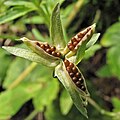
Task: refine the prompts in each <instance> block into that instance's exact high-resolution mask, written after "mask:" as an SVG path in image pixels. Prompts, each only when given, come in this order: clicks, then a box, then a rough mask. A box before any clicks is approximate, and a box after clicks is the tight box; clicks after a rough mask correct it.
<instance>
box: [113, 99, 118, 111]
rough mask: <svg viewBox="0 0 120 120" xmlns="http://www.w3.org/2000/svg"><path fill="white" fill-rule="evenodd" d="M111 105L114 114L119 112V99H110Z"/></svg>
mask: <svg viewBox="0 0 120 120" xmlns="http://www.w3.org/2000/svg"><path fill="white" fill-rule="evenodd" d="M112 104H113V106H114V111H115V112H118V111H120V99H118V98H116V97H113V98H112Z"/></svg>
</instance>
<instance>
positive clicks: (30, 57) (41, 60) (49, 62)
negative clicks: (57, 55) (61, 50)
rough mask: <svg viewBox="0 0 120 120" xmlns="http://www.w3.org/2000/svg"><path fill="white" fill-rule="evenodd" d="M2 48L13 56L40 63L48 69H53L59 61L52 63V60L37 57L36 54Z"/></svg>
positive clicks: (18, 49)
mask: <svg viewBox="0 0 120 120" xmlns="http://www.w3.org/2000/svg"><path fill="white" fill-rule="evenodd" d="M2 48H3V49H5V50H7V51H8V52H10V53H11V54H13V55H16V56H19V57H22V58H25V59H28V60H30V61H33V62H37V63H41V64H43V65H45V66H48V67H55V66H56V65H57V64H58V63H59V60H56V61H53V60H48V59H44V58H42V57H41V56H39V55H37V54H36V53H34V52H31V51H29V50H26V49H22V48H16V47H5V46H4V47H2Z"/></svg>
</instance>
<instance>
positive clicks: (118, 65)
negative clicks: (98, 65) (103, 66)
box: [107, 44, 120, 79]
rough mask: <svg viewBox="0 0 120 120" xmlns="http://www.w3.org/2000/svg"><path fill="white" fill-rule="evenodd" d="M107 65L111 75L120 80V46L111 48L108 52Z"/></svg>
mask: <svg viewBox="0 0 120 120" xmlns="http://www.w3.org/2000/svg"><path fill="white" fill-rule="evenodd" d="M107 64H108V66H109V69H110V71H111V73H112V74H113V75H114V76H116V77H118V78H119V79H120V45H119V44H118V45H117V46H113V47H111V48H110V49H109V50H108V52H107Z"/></svg>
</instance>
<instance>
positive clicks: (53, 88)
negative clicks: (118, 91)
mask: <svg viewBox="0 0 120 120" xmlns="http://www.w3.org/2000/svg"><path fill="white" fill-rule="evenodd" d="M58 2H59V3H60V5H61V6H60V5H59V4H58ZM114 3H115V4H116V5H117V0H116V1H112V0H110V1H105V4H104V6H102V4H99V1H97V0H94V1H92V2H91V1H90V0H75V1H72V2H68V1H65V0H59V1H56V0H47V1H46V0H29V1H27V0H21V1H18V0H1V1H0V6H1V8H0V24H1V25H0V45H1V43H2V42H3V41H5V39H8V41H9V40H11V42H10V43H11V44H12V46H14V47H10V46H9V47H7V46H4V47H3V48H4V49H6V50H7V51H8V52H10V53H12V54H14V55H17V56H20V57H23V58H25V59H28V60H30V61H34V62H37V63H40V64H37V63H34V62H30V61H28V60H25V59H22V58H19V57H15V56H12V55H11V54H9V53H8V52H6V51H5V50H3V49H1V48H0V66H1V67H0V87H1V88H2V91H1V92H0V109H2V111H0V119H2V120H6V119H11V118H12V117H13V116H14V115H16V114H17V113H18V111H19V110H21V109H20V108H22V106H23V105H24V104H25V103H26V102H27V101H29V100H32V103H31V104H33V106H34V111H35V114H34V115H33V116H32V117H31V115H32V113H34V111H33V112H32V113H31V114H30V116H28V119H33V117H34V116H35V115H36V114H37V113H39V112H43V113H44V116H45V119H47V120H56V119H57V120H66V119H71V120H73V119H75V120H79V119H81V120H86V119H87V118H85V117H84V116H87V114H88V117H89V119H90V120H99V119H101V120H109V119H111V118H109V117H108V116H110V117H112V119H113V120H119V119H120V118H119V116H120V109H119V104H120V101H119V99H118V98H117V97H114V96H111V101H112V104H113V107H114V109H113V111H112V112H109V111H106V110H104V109H102V108H101V107H98V106H97V105H96V103H94V102H93V101H92V102H91V100H90V99H89V97H88V96H86V94H84V92H82V91H78V89H77V88H76V86H74V85H73V83H72V82H69V81H70V78H69V77H68V76H67V75H66V72H67V71H66V70H65V69H64V67H65V66H64V65H63V62H62V61H63V60H64V58H67V59H68V60H69V61H70V62H73V63H74V64H76V65H77V66H78V67H81V70H82V71H83V73H84V75H85V77H87V75H86V74H88V78H89V80H86V81H87V85H88V89H89V91H90V94H92V95H91V98H95V100H96V101H97V103H98V104H99V105H101V106H104V105H103V103H100V102H101V99H100V98H99V97H98V94H96V93H97V92H96V91H95V90H94V88H95V86H94V84H93V82H92V79H93V76H92V77H91V75H89V73H90V72H91V71H93V70H94V68H92V70H91V71H90V72H88V73H87V71H86V70H87V69H88V67H90V69H91V66H92V63H90V64H89V65H87V66H86V61H90V60H91V59H92V58H94V56H95V55H96V53H99V52H101V50H103V49H105V50H106V57H105V56H104V57H105V59H106V63H104V65H102V66H100V67H99V68H98V69H97V71H95V73H93V74H95V75H96V76H97V77H99V78H110V77H116V78H117V79H118V80H119V79H120V54H119V48H120V45H119V44H118V43H119V41H120V37H119V36H120V30H119V27H120V22H118V18H116V19H117V20H116V23H114V22H113V21H112V19H110V18H109V17H110V16H112V15H114V14H111V15H109V14H107V11H105V10H104V9H103V10H102V7H103V8H104V7H105V9H107V8H108V9H109V7H110V6H112V5H113V4H114ZM91 5H92V6H96V7H93V8H94V9H93V8H92V7H91ZM54 6H55V7H54ZM112 7H114V6H112ZM53 8H54V9H53ZM73 8H74V10H73ZM91 8H92V9H91ZM117 10H118V8H116V9H115V11H117ZM88 11H91V12H90V13H91V14H89V15H88V14H87V13H89V12H88ZM118 11H119V10H118ZM104 12H105V13H104ZM115 13H116V14H117V12H115ZM105 21H107V23H106V24H105ZM111 21H112V22H111ZM114 21H115V19H114ZM94 22H96V23H97V26H96V31H97V32H101V33H102V34H101V35H100V34H99V33H95V34H92V35H91V39H90V38H89V39H86V41H85V42H81V44H80V45H79V46H80V47H79V49H77V51H78V52H76V53H74V52H70V51H67V50H66V46H67V43H69V42H70V41H69V40H70V38H71V37H72V36H74V35H75V33H77V32H78V31H80V30H81V29H82V28H85V27H87V26H89V25H90V24H93V23H94ZM111 24H113V25H111ZM40 26H44V27H43V28H45V30H44V29H43V31H42V30H41V29H42V27H41V28H39V27H40ZM104 26H105V27H104ZM105 30H106V31H105ZM104 32H105V33H104ZM103 33H104V34H103ZM23 36H26V37H28V38H30V39H36V40H39V41H41V42H43V43H44V42H48V43H49V44H50V45H52V46H53V45H55V46H56V47H57V50H59V51H60V52H61V53H62V54H64V55H63V56H62V57H61V58H60V59H58V58H57V59H56V58H54V57H51V55H49V56H48V54H47V55H44V52H42V51H36V50H34V49H33V48H32V50H31V47H30V46H28V47H30V49H29V48H27V47H24V46H23V44H22V42H21V41H20V40H19V38H21V37H23ZM99 36H100V43H99V41H98V42H97V40H98V38H99ZM22 40H23V41H24V40H25V38H24V39H22ZM6 41H7V40H6ZM28 41H29V40H28ZM29 42H31V40H30V41H29ZM41 42H40V43H41ZM95 42H97V44H95ZM24 43H25V41H24ZM6 44H7V42H5V45H6ZM11 44H10V45H11ZM17 44H21V45H20V46H18V45H17ZM94 44H95V45H94ZM32 45H33V43H32ZM21 46H23V47H21ZM33 46H34V45H33ZM18 47H19V48H18ZM39 52H40V54H39ZM41 54H42V55H41ZM100 54H103V53H100ZM43 56H47V57H43ZM81 60H82V62H81ZM79 62H81V63H80V64H78V63H79ZM84 63H85V66H84ZM97 64H100V63H97ZM44 65H45V66H44ZM56 66H57V67H56ZM82 66H83V67H82ZM49 67H50V68H49ZM93 67H94V66H93ZM54 70H56V71H54ZM53 73H54V75H56V76H57V77H58V78H59V79H60V82H61V83H62V84H63V85H64V87H65V88H66V89H64V88H63V86H62V84H61V83H59V81H58V80H57V79H56V78H54V77H55V76H54V75H53ZM91 73H92V72H91ZM89 82H90V83H89ZM111 82H114V81H111ZM103 84H104V83H103ZM68 86H69V87H68ZM1 88H0V89H1ZM66 90H67V91H66ZM98 92H99V91H98ZM68 93H69V94H68ZM93 93H94V94H93ZM70 95H71V98H72V99H71V98H70ZM101 96H102V95H101ZM72 100H73V101H72ZM84 100H85V101H84ZM87 101H88V102H89V103H90V104H91V105H92V106H93V107H95V108H96V109H97V110H95V109H93V108H92V106H89V105H88V107H87V109H88V113H87V111H86V108H85V107H84V105H85V106H86V103H87ZM73 103H74V104H75V105H76V107H77V108H78V109H79V111H80V112H81V113H82V114H83V115H84V116H82V115H81V114H80V113H79V112H78V111H77V109H76V108H75V107H74V105H73ZM6 106H7V107H6ZM105 107H106V106H105ZM98 112H100V113H101V114H103V115H100V114H99V113H98ZM26 117H27V116H26ZM22 119H25V118H22Z"/></svg>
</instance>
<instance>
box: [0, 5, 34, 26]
mask: <svg viewBox="0 0 120 120" xmlns="http://www.w3.org/2000/svg"><path fill="white" fill-rule="evenodd" d="M33 10H34V9H32V8H27V7H22V6H21V7H13V8H11V9H10V10H8V11H6V13H4V14H2V15H1V16H0V24H3V23H6V22H9V21H11V20H14V19H16V18H18V17H21V16H24V15H25V14H27V13H28V12H31V11H33Z"/></svg>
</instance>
